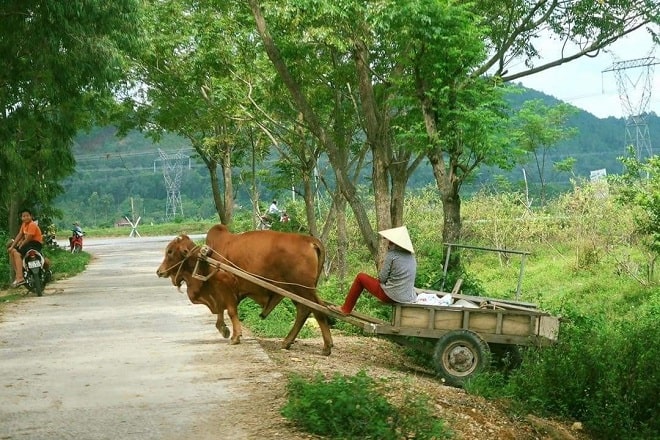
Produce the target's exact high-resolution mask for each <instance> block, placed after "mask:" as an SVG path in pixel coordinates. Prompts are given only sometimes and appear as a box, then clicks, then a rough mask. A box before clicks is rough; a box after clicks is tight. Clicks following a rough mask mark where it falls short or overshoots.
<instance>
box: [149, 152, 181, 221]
mask: <svg viewBox="0 0 660 440" xmlns="http://www.w3.org/2000/svg"><path fill="white" fill-rule="evenodd" d="M158 153H159V154H160V159H157V160H160V161H162V163H163V178H164V179H165V188H166V189H167V202H166V203H165V218H167V219H171V218H174V217H176V215H177V213H178V214H179V215H183V205H182V204H181V177H182V176H183V165H184V163H185V162H186V161H188V162H189V158H188V156H185V155H184V154H183V152H182V150H179V152H177V153H175V154H169V155H168V154H167V153H165V152H164V151H163V150H161V149H160V148H159V149H158ZM155 162H156V161H154V168H155V167H156V163H155ZM188 166H190V163H188ZM177 210H178V211H177Z"/></svg>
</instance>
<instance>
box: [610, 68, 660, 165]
mask: <svg viewBox="0 0 660 440" xmlns="http://www.w3.org/2000/svg"><path fill="white" fill-rule="evenodd" d="M656 64H660V61H658V60H657V59H655V58H654V57H646V58H638V59H635V60H628V61H618V62H615V63H614V64H612V65H611V66H610V67H608V68H607V69H605V70H603V73H605V72H614V74H615V75H616V83H617V88H618V89H619V99H620V100H621V104H622V106H623V110H624V111H625V112H626V115H625V116H626V140H625V146H624V148H625V149H627V148H628V147H633V148H634V149H635V156H636V158H637V160H641V159H642V157H651V156H652V155H653V148H652V147H651V135H650V134H649V125H648V116H649V102H650V101H651V92H652V89H653V87H652V84H653V66H655V65H656ZM631 69H637V71H638V72H639V75H638V76H636V77H634V76H631V75H628V73H629V71H630V70H631Z"/></svg>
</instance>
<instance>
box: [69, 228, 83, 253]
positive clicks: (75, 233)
mask: <svg viewBox="0 0 660 440" xmlns="http://www.w3.org/2000/svg"><path fill="white" fill-rule="evenodd" d="M83 235H85V234H84V232H83V230H82V228H81V227H80V223H78V222H74V223H73V228H72V229H71V237H69V246H70V248H71V251H73V250H74V249H75V248H76V247H77V248H78V250H81V249H82V237H83Z"/></svg>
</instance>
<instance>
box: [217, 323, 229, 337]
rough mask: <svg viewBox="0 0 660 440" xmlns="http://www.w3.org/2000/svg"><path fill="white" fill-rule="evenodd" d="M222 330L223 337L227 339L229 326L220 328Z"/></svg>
mask: <svg viewBox="0 0 660 440" xmlns="http://www.w3.org/2000/svg"><path fill="white" fill-rule="evenodd" d="M218 330H219V331H220V334H221V335H222V337H223V338H225V339H227V338H228V337H229V334H230V332H229V327H227V326H224V327H222V328H219V329H218Z"/></svg>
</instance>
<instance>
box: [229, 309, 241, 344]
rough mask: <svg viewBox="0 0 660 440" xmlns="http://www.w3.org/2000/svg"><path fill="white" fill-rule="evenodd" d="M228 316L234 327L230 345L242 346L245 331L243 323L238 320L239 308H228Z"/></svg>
mask: <svg viewBox="0 0 660 440" xmlns="http://www.w3.org/2000/svg"><path fill="white" fill-rule="evenodd" d="M227 314H228V315H229V319H230V320H231V327H232V336H231V341H230V342H229V343H230V344H231V345H236V344H240V343H241V336H242V333H243V331H242V330H241V321H239V319H238V308H237V307H235V306H233V305H230V306H227Z"/></svg>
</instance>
